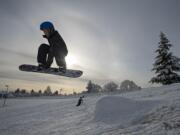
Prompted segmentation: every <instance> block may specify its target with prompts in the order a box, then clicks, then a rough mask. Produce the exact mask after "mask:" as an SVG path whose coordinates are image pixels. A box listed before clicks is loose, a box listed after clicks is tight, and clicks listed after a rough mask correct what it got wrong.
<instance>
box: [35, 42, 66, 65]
mask: <svg viewBox="0 0 180 135" xmlns="http://www.w3.org/2000/svg"><path fill="white" fill-rule="evenodd" d="M49 49H50V46H49V45H47V44H41V45H40V46H39V49H38V55H37V62H38V63H41V64H43V65H47V61H48V60H50V62H49V61H48V63H50V65H51V64H52V63H53V58H50V59H49V58H48V54H49ZM54 57H55V60H56V63H57V65H58V66H59V67H66V61H65V56H63V55H61V54H58V55H57V56H56V55H55V56H54ZM50 65H49V66H50Z"/></svg>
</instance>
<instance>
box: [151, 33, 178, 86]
mask: <svg viewBox="0 0 180 135" xmlns="http://www.w3.org/2000/svg"><path fill="white" fill-rule="evenodd" d="M171 47H172V45H171V44H170V43H169V40H168V39H167V38H166V35H165V34H164V33H162V32H161V34H160V42H159V46H158V49H157V50H156V51H155V52H156V53H157V54H158V55H157V56H156V58H155V63H154V64H153V66H154V67H153V69H152V71H155V74H157V76H156V77H153V78H152V79H151V80H150V82H151V83H161V84H163V85H168V84H172V83H177V82H180V76H179V75H178V74H177V73H176V72H178V71H180V64H179V61H180V59H179V58H178V57H176V56H173V54H172V52H169V50H170V48H171Z"/></svg>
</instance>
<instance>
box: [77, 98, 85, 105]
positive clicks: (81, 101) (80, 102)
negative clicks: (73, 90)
mask: <svg viewBox="0 0 180 135" xmlns="http://www.w3.org/2000/svg"><path fill="white" fill-rule="evenodd" d="M83 98H84V96H82V97H80V98H79V100H78V103H77V105H76V106H80V105H81V104H82V103H83Z"/></svg>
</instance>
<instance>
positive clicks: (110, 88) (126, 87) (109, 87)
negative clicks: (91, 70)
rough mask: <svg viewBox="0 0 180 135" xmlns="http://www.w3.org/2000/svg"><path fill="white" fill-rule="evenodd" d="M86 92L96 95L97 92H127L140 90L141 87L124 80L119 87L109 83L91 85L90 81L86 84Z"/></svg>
mask: <svg viewBox="0 0 180 135" xmlns="http://www.w3.org/2000/svg"><path fill="white" fill-rule="evenodd" d="M86 89H87V91H86V92H85V93H97V92H117V91H119V92H129V91H133V90H140V89H141V87H140V86H138V85H137V84H135V83H134V82H133V81H130V80H125V81H123V82H121V84H120V85H118V84H116V83H115V82H113V81H111V82H108V83H106V84H105V85H103V86H100V85H98V84H95V83H93V82H92V81H91V80H90V81H89V82H88V84H87V87H86Z"/></svg>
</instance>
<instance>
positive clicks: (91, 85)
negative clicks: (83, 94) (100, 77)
mask: <svg viewBox="0 0 180 135" xmlns="http://www.w3.org/2000/svg"><path fill="white" fill-rule="evenodd" d="M86 89H87V92H88V93H92V92H100V90H101V89H102V88H101V86H100V85H98V84H94V83H92V82H91V81H89V82H88V85H87V87H86Z"/></svg>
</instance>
